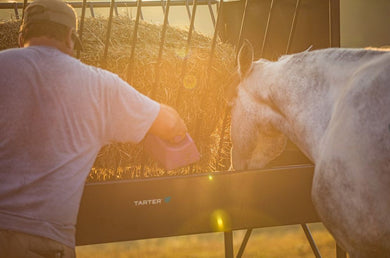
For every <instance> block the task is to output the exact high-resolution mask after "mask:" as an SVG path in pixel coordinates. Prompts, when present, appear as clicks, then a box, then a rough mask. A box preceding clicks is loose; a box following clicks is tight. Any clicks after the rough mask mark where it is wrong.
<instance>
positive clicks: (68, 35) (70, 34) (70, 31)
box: [65, 29, 75, 51]
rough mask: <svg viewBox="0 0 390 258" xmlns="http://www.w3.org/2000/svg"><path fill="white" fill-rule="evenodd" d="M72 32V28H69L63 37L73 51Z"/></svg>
mask: <svg viewBox="0 0 390 258" xmlns="http://www.w3.org/2000/svg"><path fill="white" fill-rule="evenodd" d="M72 32H73V31H72V29H69V30H68V33H67V34H66V38H65V45H66V47H67V48H69V49H70V50H71V51H73V48H74V44H75V42H74V41H73V38H72Z"/></svg>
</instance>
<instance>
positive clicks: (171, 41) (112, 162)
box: [1, 17, 235, 181]
mask: <svg viewBox="0 0 390 258" xmlns="http://www.w3.org/2000/svg"><path fill="white" fill-rule="evenodd" d="M12 25H14V26H15V27H17V24H16V22H12ZM1 26H3V25H1ZM6 26H7V28H8V27H12V26H10V25H9V24H8V25H6ZM106 27H107V20H106V19H103V18H89V19H86V20H85V25H84V32H83V46H84V51H83V52H81V56H80V59H81V61H83V62H84V63H87V64H91V65H95V66H99V67H103V68H105V69H107V70H110V71H112V72H114V73H117V74H119V75H120V76H121V77H122V78H124V79H126V80H127V81H128V82H129V83H130V84H131V85H132V86H134V87H135V88H136V89H137V90H139V91H140V92H142V93H144V94H146V95H148V96H151V97H152V98H153V99H155V100H157V101H159V102H162V103H166V104H169V105H171V106H173V107H175V108H176V109H177V110H178V112H179V113H180V115H181V116H182V117H183V119H184V120H185V122H186V123H187V126H188V129H189V132H190V134H191V135H192V136H193V138H195V142H196V144H197V146H198V149H199V150H200V152H201V155H202V159H201V161H200V162H199V163H197V164H196V165H194V166H191V167H187V168H182V169H178V170H174V171H164V170H162V169H159V168H158V167H157V165H156V164H155V163H154V162H153V161H152V160H150V159H149V158H148V157H146V156H145V155H144V154H143V151H142V144H140V145H138V146H134V145H131V144H123V143H120V144H119V143H118V144H112V145H109V146H105V147H104V148H103V149H102V150H101V151H100V153H99V155H98V157H97V159H96V161H95V164H94V167H93V169H92V171H91V173H90V176H89V178H88V181H102V180H116V179H132V178H143V177H151V176H163V175H183V174H189V173H201V172H212V171H215V170H216V163H217V158H218V157H217V151H218V150H217V149H218V144H219V139H220V133H221V132H220V130H221V123H222V119H223V117H224V112H225V107H226V106H225V102H224V99H223V87H224V85H226V84H228V78H229V75H230V73H231V72H232V71H233V70H234V66H235V63H234V49H233V47H232V46H230V45H228V44H224V43H221V42H218V43H217V45H216V49H215V54H214V59H213V62H212V66H211V69H210V71H208V67H209V65H208V64H209V54H210V47H211V39H210V38H209V37H206V36H204V35H201V34H198V33H194V34H193V37H192V41H191V46H190V50H189V51H188V53H186V51H185V49H186V44H187V43H186V42H187V33H188V32H187V30H181V29H178V28H172V27H168V29H167V32H166V33H167V34H166V39H165V47H164V51H163V55H162V60H161V64H160V66H159V77H158V80H157V84H156V76H157V74H156V62H157V57H158V52H159V47H160V46H159V44H160V38H161V31H162V28H161V26H160V25H154V24H149V23H146V22H141V23H140V25H139V29H138V39H137V44H136V49H135V56H134V62H133V64H132V65H131V68H133V69H132V70H131V73H128V65H129V59H130V54H131V46H132V45H131V44H132V42H131V39H132V37H133V35H132V32H133V28H134V22H133V21H132V20H131V19H130V18H128V17H116V18H114V19H113V24H112V31H111V38H110V45H109V50H108V56H107V60H105V61H103V52H104V42H105V38H106ZM1 30H2V31H3V29H1ZM13 31H14V30H13V29H12V28H11V29H7V32H6V33H5V34H7V35H6V36H7V40H6V41H4V42H7V43H4V44H9V45H8V47H14V46H16V41H15V39H14V35H9V34H11V33H12V34H13V33H14V32H13ZM16 31H17V29H16ZM1 36H2V40H1V42H2V43H3V35H1ZM1 47H2V48H6V47H4V46H3V44H2V45H1ZM184 61H186V62H187V65H186V72H185V74H184V76H182V68H183V62H184ZM179 95H180V97H179V98H178V96H179ZM198 120H200V124H198V125H197V123H198ZM197 127H199V128H200V130H197ZM223 130H225V131H226V133H228V128H224V129H223ZM227 138H228V137H227ZM229 149H230V142H229V141H228V140H226V141H225V142H224V145H223V148H222V153H223V155H222V161H221V162H222V164H221V165H222V166H223V167H225V168H226V167H227V166H228V163H229Z"/></svg>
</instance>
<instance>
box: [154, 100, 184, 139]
mask: <svg viewBox="0 0 390 258" xmlns="http://www.w3.org/2000/svg"><path fill="white" fill-rule="evenodd" d="M149 133H151V134H154V135H156V136H158V137H160V138H162V139H164V140H167V141H170V142H179V141H180V140H182V139H183V138H184V137H185V134H186V133H187V127H186V125H185V123H184V121H183V119H182V118H181V117H180V115H179V114H178V113H177V111H176V110H175V109H173V108H172V107H170V106H167V105H164V104H160V112H159V113H158V115H157V118H156V119H155V120H154V122H153V124H152V126H151V127H150V129H149Z"/></svg>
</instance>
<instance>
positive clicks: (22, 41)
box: [18, 32, 24, 47]
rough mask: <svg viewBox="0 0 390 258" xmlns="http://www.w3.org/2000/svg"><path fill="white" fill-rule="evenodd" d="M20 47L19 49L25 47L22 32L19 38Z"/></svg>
mask: <svg viewBox="0 0 390 258" xmlns="http://www.w3.org/2000/svg"><path fill="white" fill-rule="evenodd" d="M18 45H19V47H24V37H23V33H22V32H20V33H19V36H18Z"/></svg>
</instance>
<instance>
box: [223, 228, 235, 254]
mask: <svg viewBox="0 0 390 258" xmlns="http://www.w3.org/2000/svg"><path fill="white" fill-rule="evenodd" d="M224 239H225V258H233V257H234V253H233V231H227V232H224Z"/></svg>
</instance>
